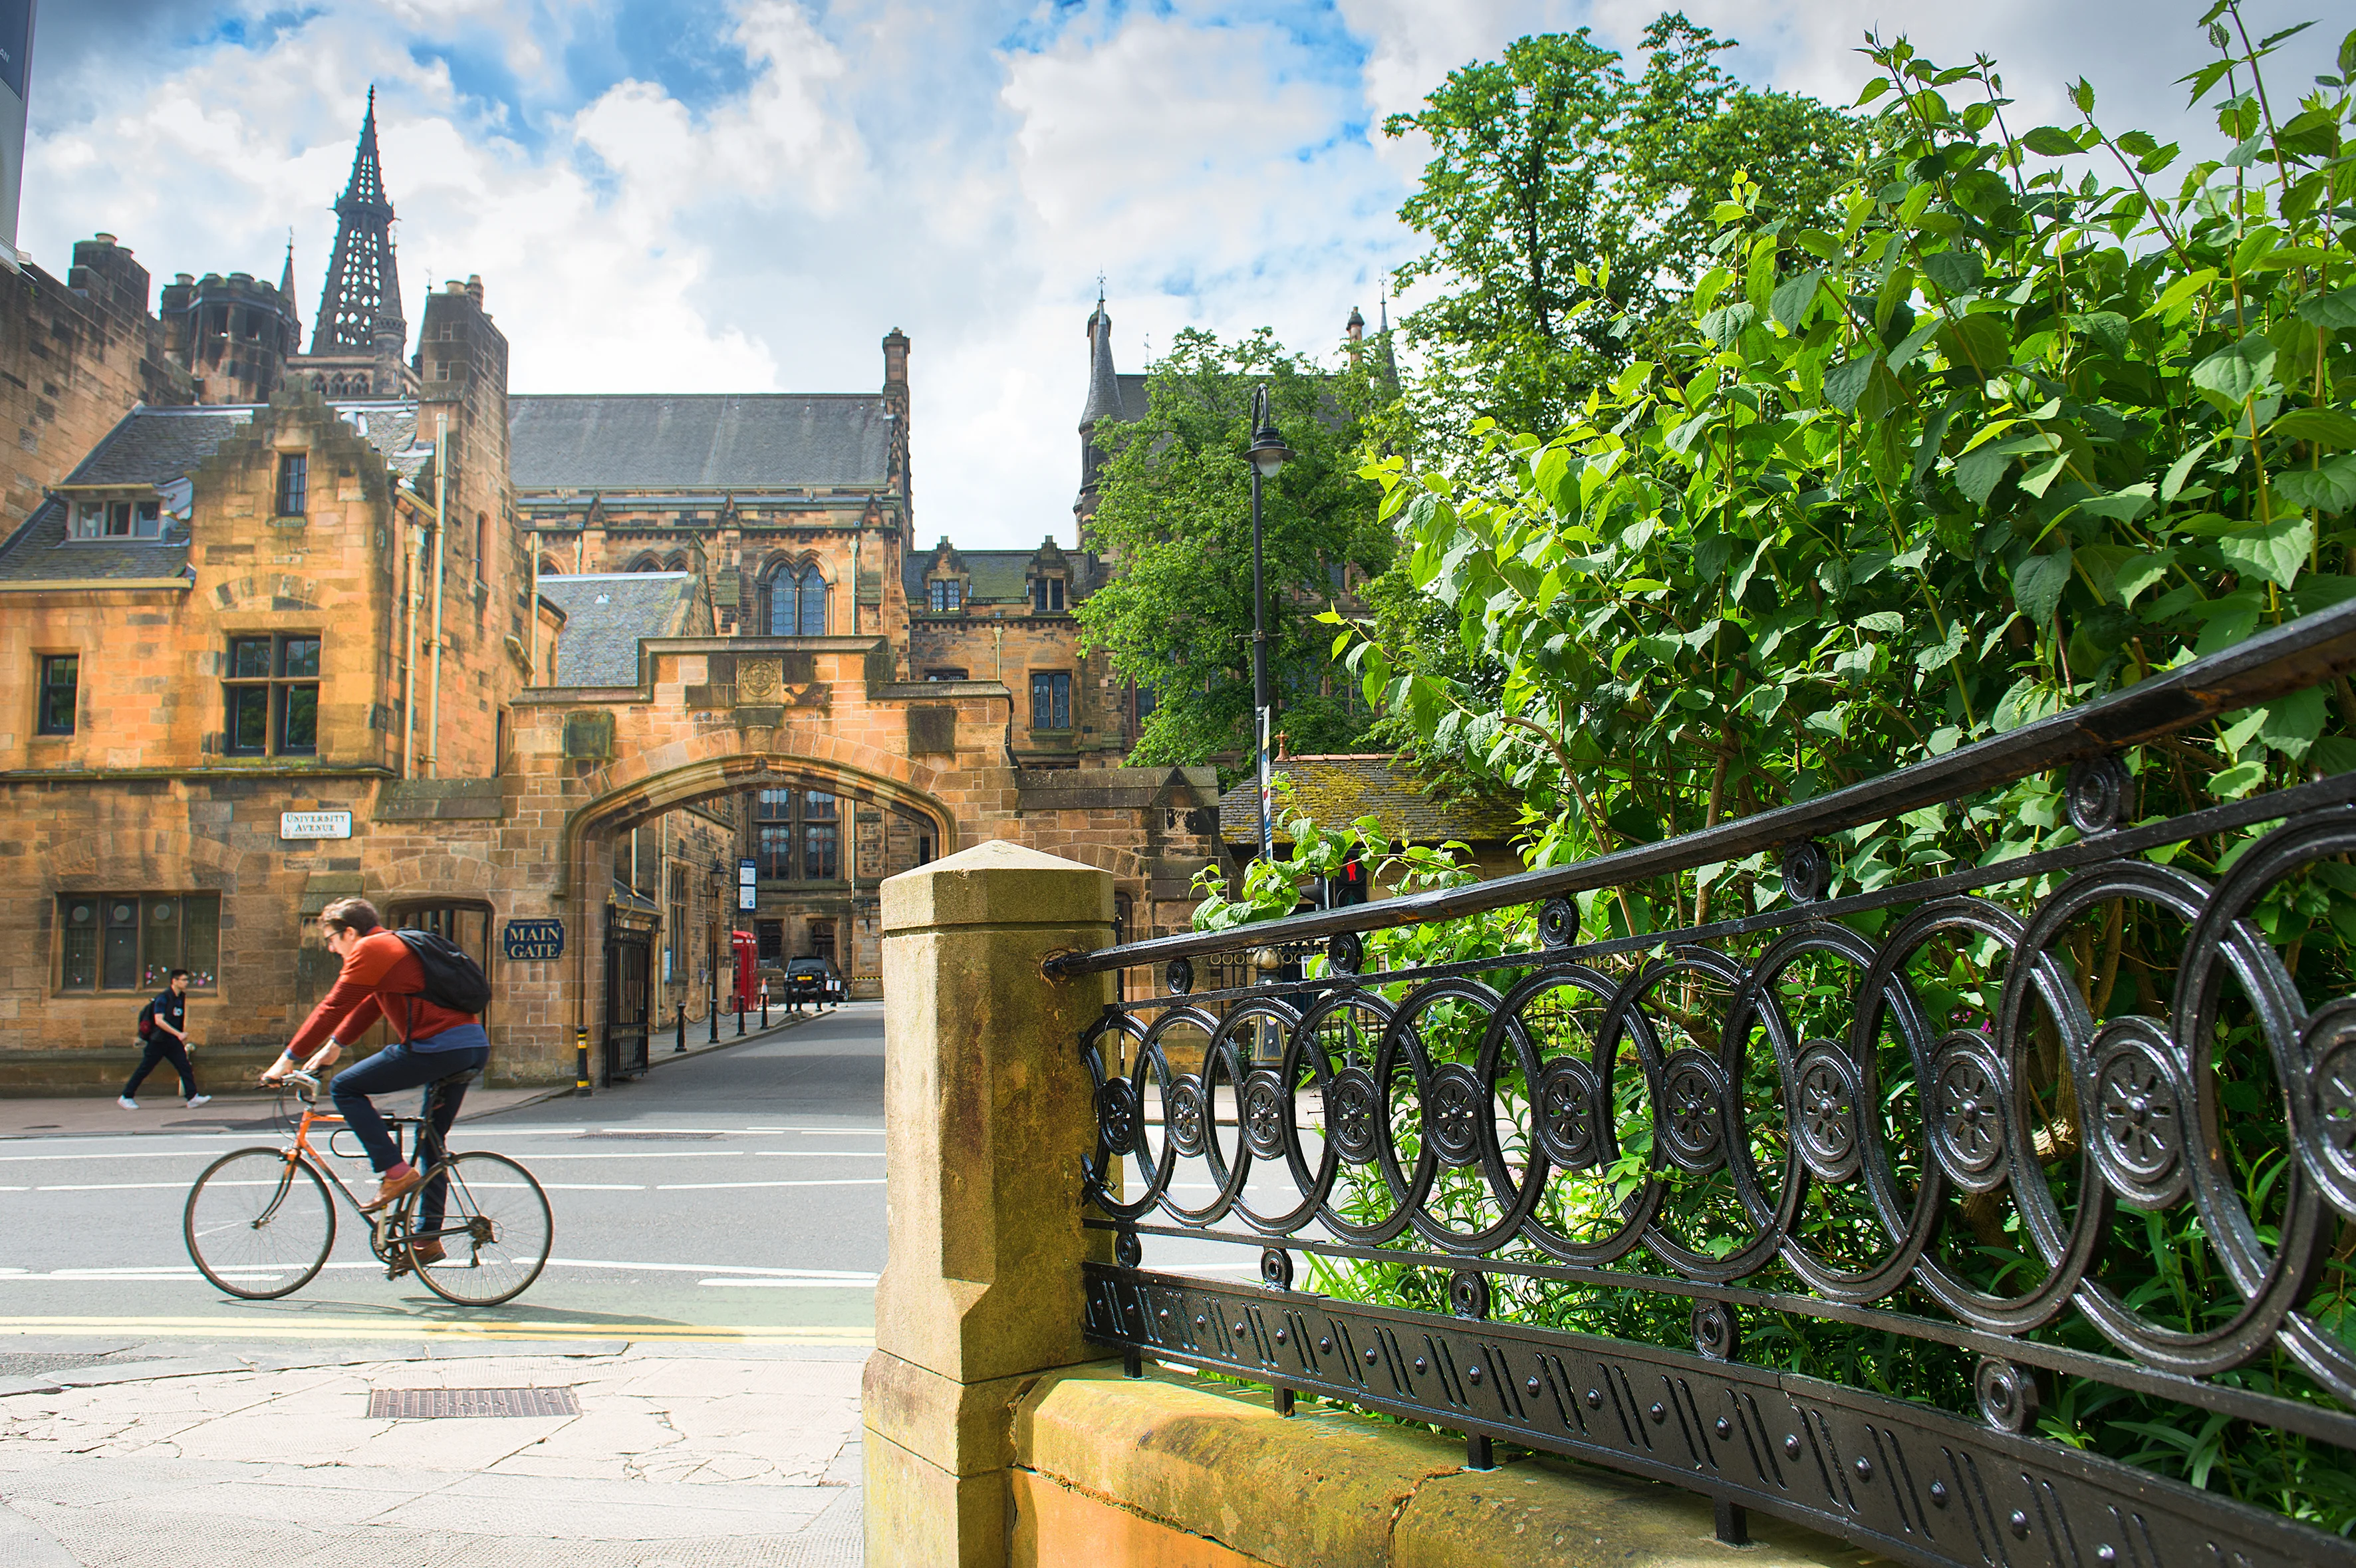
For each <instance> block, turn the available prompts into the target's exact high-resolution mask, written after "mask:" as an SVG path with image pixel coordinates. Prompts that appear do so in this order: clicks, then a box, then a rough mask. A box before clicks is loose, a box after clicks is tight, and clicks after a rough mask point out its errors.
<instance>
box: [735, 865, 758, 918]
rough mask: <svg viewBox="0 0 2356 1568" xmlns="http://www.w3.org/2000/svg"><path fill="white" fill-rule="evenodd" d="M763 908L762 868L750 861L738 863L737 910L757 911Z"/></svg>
mask: <svg viewBox="0 0 2356 1568" xmlns="http://www.w3.org/2000/svg"><path fill="white" fill-rule="evenodd" d="M760 907H761V868H760V867H759V866H758V865H755V864H754V863H753V862H751V861H749V860H740V861H738V862H737V863H736V908H738V909H740V910H743V909H757V908H760Z"/></svg>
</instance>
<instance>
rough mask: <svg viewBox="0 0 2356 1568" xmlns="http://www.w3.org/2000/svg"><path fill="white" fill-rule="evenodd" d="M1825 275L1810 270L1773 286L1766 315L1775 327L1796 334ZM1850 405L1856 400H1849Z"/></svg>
mask: <svg viewBox="0 0 2356 1568" xmlns="http://www.w3.org/2000/svg"><path fill="white" fill-rule="evenodd" d="M1824 281H1825V274H1823V273H1821V272H1818V271H1816V270H1815V268H1813V267H1812V268H1810V269H1809V270H1808V271H1806V272H1804V273H1802V274H1800V275H1799V276H1797V277H1795V278H1788V279H1786V280H1784V281H1783V283H1781V284H1778V285H1776V286H1775V293H1774V295H1772V297H1771V298H1770V299H1769V301H1768V306H1767V309H1768V313H1769V314H1770V315H1772V317H1774V318H1775V323H1776V325H1777V326H1779V327H1781V328H1783V330H1784V331H1786V332H1797V331H1798V330H1799V329H1800V326H1801V323H1802V322H1804V321H1805V320H1806V319H1807V316H1808V306H1811V305H1813V304H1815V298H1816V290H1817V289H1819V288H1821V287H1822V286H1823V285H1824ZM1850 401H1851V402H1852V403H1854V402H1855V401H1856V400H1855V399H1851V400H1850Z"/></svg>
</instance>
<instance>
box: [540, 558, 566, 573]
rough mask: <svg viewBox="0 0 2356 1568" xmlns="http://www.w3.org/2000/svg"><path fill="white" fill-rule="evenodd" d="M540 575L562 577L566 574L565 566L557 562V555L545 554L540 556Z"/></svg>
mask: <svg viewBox="0 0 2356 1568" xmlns="http://www.w3.org/2000/svg"><path fill="white" fill-rule="evenodd" d="M540 575H541V576H543V577H562V576H563V575H564V568H563V567H562V566H560V565H558V564H556V557H555V556H553V555H543V556H541V558H540Z"/></svg>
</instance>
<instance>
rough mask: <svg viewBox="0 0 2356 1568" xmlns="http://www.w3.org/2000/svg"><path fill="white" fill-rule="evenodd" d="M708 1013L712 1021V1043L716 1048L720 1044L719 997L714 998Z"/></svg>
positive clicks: (707, 1010)
mask: <svg viewBox="0 0 2356 1568" xmlns="http://www.w3.org/2000/svg"><path fill="white" fill-rule="evenodd" d="M706 1012H707V1015H709V1016H710V1018H711V1019H712V1044H713V1045H715V1046H716V1045H718V1044H719V1043H720V998H719V997H718V996H714V997H712V1005H711V1007H710V1008H708V1009H706Z"/></svg>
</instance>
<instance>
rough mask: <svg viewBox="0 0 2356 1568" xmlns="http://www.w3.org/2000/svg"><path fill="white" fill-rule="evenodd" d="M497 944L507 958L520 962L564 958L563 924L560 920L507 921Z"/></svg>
mask: <svg viewBox="0 0 2356 1568" xmlns="http://www.w3.org/2000/svg"><path fill="white" fill-rule="evenodd" d="M499 943H500V946H501V947H502V948H504V949H505V950H506V952H507V955H508V957H509V958H511V959H515V960H517V961H521V962H526V963H529V962H534V961H544V960H547V959H552V958H562V957H563V956H564V922H563V921H562V920H509V922H508V925H507V929H506V930H505V931H504V932H503V933H501V935H500V939H499Z"/></svg>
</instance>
